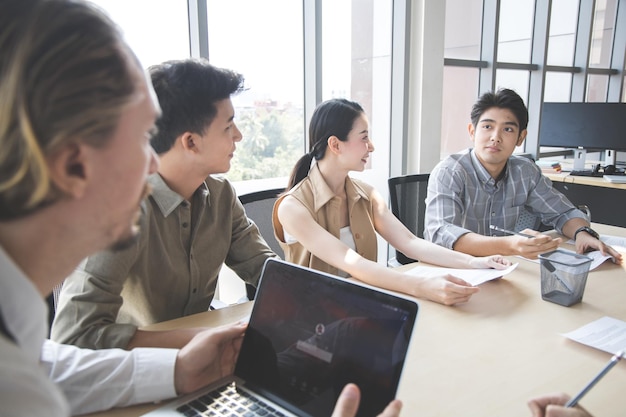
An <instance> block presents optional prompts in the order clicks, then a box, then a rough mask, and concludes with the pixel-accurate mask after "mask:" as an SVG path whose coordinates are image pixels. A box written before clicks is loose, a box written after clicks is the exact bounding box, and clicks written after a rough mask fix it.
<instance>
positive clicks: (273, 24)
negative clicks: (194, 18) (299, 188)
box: [207, 0, 304, 181]
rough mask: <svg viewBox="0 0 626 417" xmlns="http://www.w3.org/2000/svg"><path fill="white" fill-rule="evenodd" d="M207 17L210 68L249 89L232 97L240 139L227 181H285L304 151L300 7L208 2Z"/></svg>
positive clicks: (276, 2)
mask: <svg viewBox="0 0 626 417" xmlns="http://www.w3.org/2000/svg"><path fill="white" fill-rule="evenodd" d="M277 10H280V13H276V11H277ZM207 15H208V16H207V18H208V28H209V57H210V60H211V63H212V64H213V65H216V66H219V67H225V68H230V69H233V70H235V71H237V72H240V73H242V74H243V76H244V77H245V84H246V87H247V88H248V90H247V91H244V92H243V93H241V94H238V95H236V96H233V104H234V106H235V121H236V123H237V127H238V128H239V129H240V130H241V132H242V134H243V140H242V141H241V143H240V144H238V145H237V151H236V152H235V158H234V159H233V163H232V166H231V169H230V171H229V173H228V174H227V176H228V178H229V179H230V180H232V181H239V180H250V179H257V178H276V177H286V176H288V175H289V173H290V172H291V169H292V167H293V166H294V164H295V163H296V161H297V160H298V158H299V157H300V156H301V155H302V153H303V149H304V111H303V103H304V70H303V50H302V45H303V40H302V36H303V29H302V20H303V19H302V2H296V1H292V0H264V1H262V2H260V1H257V0H230V1H222V0H207ZM235 21H236V24H235Z"/></svg>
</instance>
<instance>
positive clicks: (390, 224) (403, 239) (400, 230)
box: [370, 191, 511, 269]
mask: <svg viewBox="0 0 626 417" xmlns="http://www.w3.org/2000/svg"><path fill="white" fill-rule="evenodd" d="M370 201H372V205H373V209H374V228H375V229H376V231H377V232H378V233H379V234H380V235H381V236H382V237H383V238H384V239H385V240H386V241H387V242H389V244H390V245H391V246H393V247H394V248H396V249H398V250H400V251H401V252H402V253H404V254H405V255H407V256H409V257H411V258H413V259H417V260H420V261H423V262H427V263H429V264H433V265H439V266H445V267H448V268H495V269H504V268H506V267H507V266H509V265H510V264H511V263H510V262H509V261H508V260H507V259H506V258H504V257H502V256H499V255H495V256H488V257H484V258H483V257H481V258H477V257H474V256H471V255H468V254H466V253H462V252H457V251H453V250H450V249H447V248H444V247H443V246H439V245H437V244H435V243H432V242H429V241H427V240H424V239H420V238H418V237H417V236H415V235H414V234H413V233H411V231H410V230H409V229H407V228H406V227H405V226H404V225H403V224H402V222H400V220H398V219H397V218H396V216H394V215H393V213H392V212H391V211H390V210H389V208H387V204H385V202H384V201H383V198H382V196H381V195H380V193H379V192H377V191H374V192H373V193H372V194H371V195H370Z"/></svg>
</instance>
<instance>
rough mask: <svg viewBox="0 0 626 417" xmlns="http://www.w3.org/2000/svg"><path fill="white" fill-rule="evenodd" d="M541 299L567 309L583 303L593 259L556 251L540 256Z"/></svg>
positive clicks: (559, 250)
mask: <svg viewBox="0 0 626 417" xmlns="http://www.w3.org/2000/svg"><path fill="white" fill-rule="evenodd" d="M539 262H540V264H541V298H542V299H544V300H546V301H550V302H553V303H556V304H560V305H562V306H565V307H569V306H571V305H574V304H577V303H579V302H581V301H582V299H583V293H584V292H585V285H586V284H587V275H588V274H589V266H590V265H591V258H590V257H588V256H585V255H579V254H577V253H574V252H570V251H565V250H562V249H556V250H554V251H552V252H548V253H543V254H541V255H539Z"/></svg>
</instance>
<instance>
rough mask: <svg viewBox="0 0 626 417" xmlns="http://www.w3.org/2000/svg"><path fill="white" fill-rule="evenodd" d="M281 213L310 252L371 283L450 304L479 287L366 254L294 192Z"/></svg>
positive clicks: (285, 225) (286, 227)
mask: <svg viewBox="0 0 626 417" xmlns="http://www.w3.org/2000/svg"><path fill="white" fill-rule="evenodd" d="M277 214H278V220H279V221H280V222H281V224H282V226H283V228H284V230H285V231H286V232H287V233H288V234H290V235H291V236H293V237H294V238H295V239H296V240H298V242H300V244H302V245H303V246H304V247H305V248H307V250H308V251H309V252H311V253H312V254H313V255H315V256H317V257H318V258H320V259H321V260H323V261H324V262H326V263H328V264H330V265H333V266H335V267H337V268H339V269H341V270H343V271H346V272H347V273H348V274H350V275H351V276H352V277H354V278H356V279H358V280H360V281H363V282H365V283H367V284H370V285H373V286H376V287H380V288H385V289H388V290H392V291H397V292H402V293H405V294H409V295H411V296H414V297H421V298H427V299H430V300H433V301H437V302H439V303H442V304H446V305H452V304H458V303H462V302H465V301H467V300H469V298H470V297H471V295H472V294H474V293H475V292H477V291H478V288H476V287H473V286H471V285H470V284H468V283H467V282H465V281H463V280H461V279H459V278H455V277H452V276H450V275H445V276H439V277H434V278H423V277H416V276H413V275H408V274H403V273H400V272H398V271H395V270H393V269H390V268H387V267H386V266H384V265H381V264H379V263H377V262H372V261H370V260H368V259H365V258H363V257H362V256H361V255H359V254H358V253H356V252H355V251H354V250H352V249H350V248H349V247H348V246H346V245H345V244H344V243H343V242H341V241H340V240H339V239H337V238H336V237H334V236H333V235H332V234H330V233H329V232H328V231H326V230H325V229H324V228H323V227H321V226H320V225H319V224H318V223H317V222H316V221H315V220H314V219H313V218H312V217H311V214H310V213H309V212H308V210H307V209H306V208H305V207H304V206H303V205H302V204H301V203H300V202H299V201H297V200H296V199H295V198H293V197H291V196H287V197H285V198H284V199H283V201H282V202H281V204H280V205H279V206H278V213H277Z"/></svg>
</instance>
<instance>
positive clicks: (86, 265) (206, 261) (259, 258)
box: [51, 174, 276, 349]
mask: <svg viewBox="0 0 626 417" xmlns="http://www.w3.org/2000/svg"><path fill="white" fill-rule="evenodd" d="M148 181H149V183H150V184H151V186H152V187H153V192H152V195H151V196H150V197H148V199H146V201H145V202H144V203H143V205H142V217H141V220H140V226H141V233H140V235H139V239H138V240H137V242H136V243H135V244H134V246H132V247H130V248H128V249H126V250H123V251H117V252H113V251H103V252H100V253H98V254H96V255H93V256H91V257H89V258H87V259H86V260H84V261H83V262H82V263H81V265H80V266H79V267H78V268H77V269H76V271H75V272H74V273H73V274H72V275H70V276H69V277H68V278H67V279H66V280H65V283H64V285H63V290H62V291H61V296H60V298H59V306H58V309H57V312H56V316H55V320H54V324H53V327H52V332H51V338H52V339H53V340H55V341H58V342H62V343H69V344H75V345H77V346H81V347H88V348H95V349H99V348H111V347H120V348H125V347H126V346H127V345H128V342H129V341H130V339H131V338H132V337H133V335H134V334H135V331H136V329H137V327H140V326H145V325H148V324H151V323H156V322H161V321H165V320H171V319H175V318H178V317H182V316H186V315H190V314H195V313H199V312H202V311H206V310H208V308H209V306H210V304H211V300H212V299H213V295H214V293H215V289H216V286H217V279H218V274H219V272H220V269H221V267H222V264H223V263H226V264H227V265H228V266H229V267H230V268H231V269H233V270H234V271H235V272H236V273H237V275H239V277H241V278H242V279H243V280H244V281H246V282H248V283H251V284H253V285H256V284H257V282H258V280H259V276H260V274H261V270H262V267H263V263H264V262H265V260H266V259H267V258H269V257H275V256H276V255H275V254H274V253H273V252H272V250H271V249H270V248H269V247H268V246H267V244H266V243H265V241H264V240H263V238H262V237H261V235H260V233H259V230H258V228H257V227H256V225H255V224H254V223H252V222H251V221H250V220H249V219H248V218H247V217H246V215H245V211H244V208H243V206H242V205H241V203H240V202H239V199H238V198H237V195H236V193H235V190H234V189H233V187H232V185H231V184H230V183H229V182H228V181H227V180H226V179H223V178H220V177H213V176H211V177H209V178H207V179H206V181H205V182H204V184H202V186H201V187H199V188H198V190H196V192H195V193H194V195H193V197H192V199H191V203H190V202H189V201H186V200H185V199H183V197H182V196H180V195H179V194H177V193H175V192H174V191H172V190H171V189H170V188H169V187H168V186H167V184H166V183H165V182H164V181H163V179H162V178H161V176H160V175H158V174H154V175H152V176H150V178H149V179H148ZM268 215H269V214H268Z"/></svg>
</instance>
